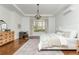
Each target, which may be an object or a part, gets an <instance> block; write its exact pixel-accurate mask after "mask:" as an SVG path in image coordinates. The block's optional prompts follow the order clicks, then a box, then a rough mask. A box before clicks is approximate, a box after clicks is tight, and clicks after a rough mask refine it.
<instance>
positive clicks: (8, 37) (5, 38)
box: [0, 31, 14, 46]
mask: <svg viewBox="0 0 79 59" xmlns="http://www.w3.org/2000/svg"><path fill="white" fill-rule="evenodd" d="M13 40H14V32H11V31H4V32H0V46H2V45H4V44H6V43H9V42H11V41H13Z"/></svg>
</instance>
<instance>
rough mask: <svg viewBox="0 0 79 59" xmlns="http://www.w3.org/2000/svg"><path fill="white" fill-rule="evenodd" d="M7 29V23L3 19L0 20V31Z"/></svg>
mask: <svg viewBox="0 0 79 59" xmlns="http://www.w3.org/2000/svg"><path fill="white" fill-rule="evenodd" d="M5 29H7V23H6V22H5V21H3V20H0V31H5Z"/></svg>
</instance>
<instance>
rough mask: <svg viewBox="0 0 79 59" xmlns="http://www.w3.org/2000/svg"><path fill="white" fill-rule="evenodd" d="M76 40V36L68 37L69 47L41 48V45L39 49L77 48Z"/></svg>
mask: <svg viewBox="0 0 79 59" xmlns="http://www.w3.org/2000/svg"><path fill="white" fill-rule="evenodd" d="M76 42H77V39H76V38H67V44H68V46H67V47H51V48H41V46H40V47H39V50H46V49H47V50H76V49H77V47H76Z"/></svg>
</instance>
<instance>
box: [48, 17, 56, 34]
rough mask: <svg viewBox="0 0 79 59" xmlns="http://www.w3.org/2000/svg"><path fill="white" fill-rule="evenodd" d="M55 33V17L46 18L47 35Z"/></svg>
mask: <svg viewBox="0 0 79 59" xmlns="http://www.w3.org/2000/svg"><path fill="white" fill-rule="evenodd" d="M53 32H55V17H54V16H49V18H48V33H53Z"/></svg>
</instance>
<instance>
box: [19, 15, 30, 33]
mask: <svg viewBox="0 0 79 59" xmlns="http://www.w3.org/2000/svg"><path fill="white" fill-rule="evenodd" d="M20 23H21V30H20V31H26V32H28V34H30V17H28V16H27V17H23V18H22V20H21V21H20Z"/></svg>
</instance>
